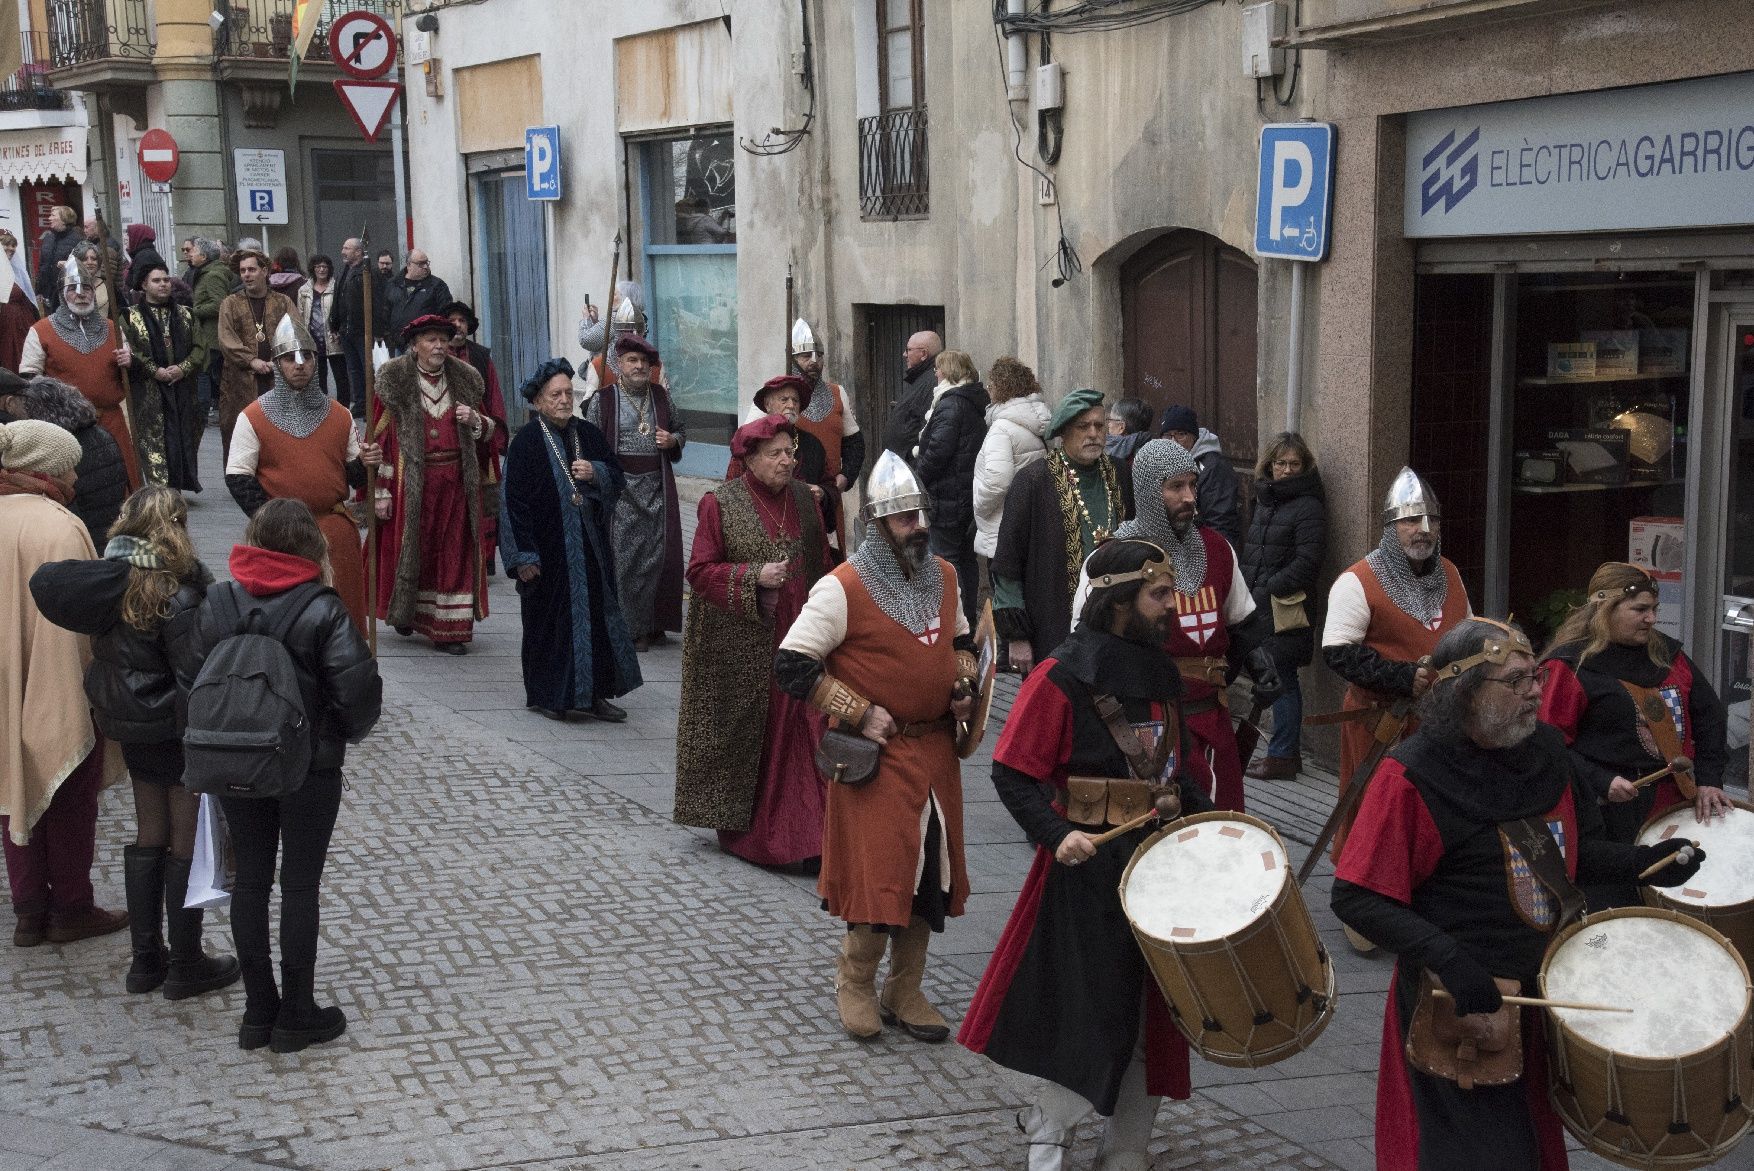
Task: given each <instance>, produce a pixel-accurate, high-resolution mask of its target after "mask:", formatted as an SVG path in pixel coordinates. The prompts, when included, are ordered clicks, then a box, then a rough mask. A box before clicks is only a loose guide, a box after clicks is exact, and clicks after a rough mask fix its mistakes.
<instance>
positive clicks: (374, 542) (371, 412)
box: [342, 224, 382, 655]
mask: <svg viewBox="0 0 1754 1171" xmlns="http://www.w3.org/2000/svg"><path fill="white" fill-rule="evenodd" d="M371 245H372V235H371V225H370V224H367V225H366V226H365V227H363V228H361V229H360V230H359V251H360V262H359V282H360V297H361V312H363V313H364V315H365V341H364V343H363V347H364V350H365V362H364V363H363V364H364V366H365V426H366V439H367V442H371V443H376V442H377V440H378V433H377V430H376V428H375V423H376V421H377V411H376V410H375V409H374V408H375V407H376V406H377V401H378V396H377V382H378V379H377V371H376V370H374V369H373V366H374V365H375V363H373V361H372V345H373V338H372V268H373V266H372V263H371V255H372V253H371ZM342 293H343V295H345V293H346V290H345V289H343V290H342ZM381 466H382V465H380V467H381ZM365 612H366V627H365V639H366V642H367V643H369V644H370V645H371V649H372V654H374V655H375V654H377V653H378V493H377V479H376V477H375V476H367V477H366V483H365Z"/></svg>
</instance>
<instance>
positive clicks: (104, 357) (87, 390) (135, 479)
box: [31, 321, 141, 492]
mask: <svg viewBox="0 0 1754 1171" xmlns="http://www.w3.org/2000/svg"><path fill="white" fill-rule="evenodd" d="M31 328H32V329H34V330H36V331H37V339H38V340H39V341H41V342H42V345H43V373H44V374H45V375H47V376H48V377H50V378H59V379H60V380H61V381H62V382H65V383H67V384H68V385H69V386H72V387H73V388H74V389H76V390H78V391H79V393H80V394H83V395H84V396H85V397H86V399H87V401H89V402H90V403H91V405H92V406H94V407H96V408H97V425H98V426H99V427H102V428H103V429H104V430H105V431H108V432H109V433H110V437H111V438H112V439H114V440H115V441H116V446H117V447H118V448H120V449H121V452H122V463H123V464H125V465H126V466H127V469H128V491H129V492H135V491H138V490H139V488H140V484H141V479H140V453H139V452H137V451H136V450H135V449H134V435H133V433H132V432H130V431H129V430H128V416H127V415H126V414H125V413H124V412H123V410H122V404H123V403H124V402H126V401H127V399H128V381H127V377H126V375H125V374H124V373H123V372H122V369H121V368H120V367H119V366H117V365H116V350H118V349H119V348H121V345H122V337H121V335H120V334H119V333H117V332H116V323H115V322H113V321H112V322H110V323H109V330H110V337H109V340H108V341H106V342H105V343H104V344H103V345H101V346H99V347H98V348H97V349H95V350H93V351H92V352H91V353H89V354H82V353H80V352H79V351H78V350H76V349H74V348H73V347H72V346H70V345H68V344H67V343H66V342H64V341H62V340H61V335H60V334H58V333H56V332H55V327H54V326H53V325H52V324H50V323H49V322H48V321H39V322H37V323H36V324H35V325H33V326H31Z"/></svg>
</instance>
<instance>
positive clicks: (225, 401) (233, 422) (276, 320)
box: [219, 248, 298, 459]
mask: <svg viewBox="0 0 1754 1171" xmlns="http://www.w3.org/2000/svg"><path fill="white" fill-rule="evenodd" d="M231 267H232V269H233V271H235V272H236V273H237V274H238V279H239V280H241V281H243V288H241V289H239V290H238V291H237V292H235V293H233V294H231V295H230V296H228V297H227V298H226V299H225V300H223V301H221V302H220V303H219V348H220V350H221V351H223V352H224V354H225V369H224V371H223V372H222V373H221V374H220V382H219V438H220V442H221V444H222V445H223V450H224V453H225V456H226V458H227V459H230V458H231V435H232V432H233V431H234V430H236V428H237V422H238V416H239V415H240V414H242V413H243V410H244V408H245V407H247V406H249V405H250V404H251V403H253V402H255V401H256V398H257V396H259V395H263V394H267V393H268V392H269V391H270V390H272V389H274V361H273V358H272V356H271V355H272V353H273V342H274V331H275V330H276V329H277V328H279V326H280V319H281V318H283V317H288V316H293V315H295V314H297V312H298V306H296V305H294V304H293V303H292V300H291V298H289V297H287V296H286V295H285V294H284V293H277V292H275V291H274V290H273V289H271V288H269V287H268V273H269V264H268V258H267V257H266V256H264V255H262V253H260V252H258V251H256V250H255V249H253V248H239V249H238V250H237V251H236V252H234V253H232V256H231Z"/></svg>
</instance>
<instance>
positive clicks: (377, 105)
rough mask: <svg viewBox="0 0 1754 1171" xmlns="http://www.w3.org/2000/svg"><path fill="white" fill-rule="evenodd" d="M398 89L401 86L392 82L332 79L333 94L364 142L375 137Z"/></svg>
mask: <svg viewBox="0 0 1754 1171" xmlns="http://www.w3.org/2000/svg"><path fill="white" fill-rule="evenodd" d="M401 92H402V87H401V85H399V84H398V83H396V82H394V81H350V80H348V79H347V78H344V77H343V78H337V79H336V81H335V93H336V94H337V95H338V96H339V97H340V98H341V104H342V105H344V106H346V107H347V112H348V113H349V114H351V115H352V116H353V124H354V125H355V126H358V127H359V132H360V133H361V134H363V135H365V137H366V140H367V141H368V142H376V141H377V140H378V131H380V130H382V129H383V128H384V123H386V122H388V121H389V120H390V109H391V107H393V106H394V105H395V104H396V98H397V96H398V95H400V94H401Z"/></svg>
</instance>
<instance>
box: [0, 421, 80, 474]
mask: <svg viewBox="0 0 1754 1171" xmlns="http://www.w3.org/2000/svg"><path fill="white" fill-rule="evenodd" d="M79 456H80V451H79V440H77V439H75V438H74V437H73V432H71V431H68V430H66V429H65V428H62V427H57V426H55V425H54V424H53V423H44V422H42V421H41V420H38V419H20V420H19V421H18V422H16V423H6V424H3V425H0V467H3V468H5V469H6V470H7V471H9V472H35V473H37V474H38V475H42V476H63V475H66V474H67V473H68V472H70V471H72V470H73V469H74V468H75V467H77V466H78V465H79Z"/></svg>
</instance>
